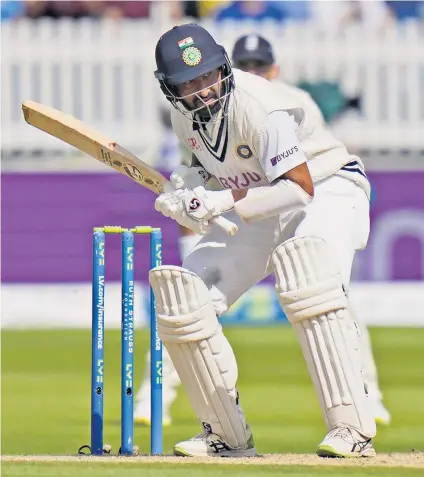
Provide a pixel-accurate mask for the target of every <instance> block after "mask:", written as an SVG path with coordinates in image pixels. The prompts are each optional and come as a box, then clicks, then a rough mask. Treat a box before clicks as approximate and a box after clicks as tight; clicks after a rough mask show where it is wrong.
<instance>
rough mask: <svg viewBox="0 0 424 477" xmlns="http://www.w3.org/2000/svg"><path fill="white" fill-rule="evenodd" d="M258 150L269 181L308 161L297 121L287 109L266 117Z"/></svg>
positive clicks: (259, 136)
mask: <svg viewBox="0 0 424 477" xmlns="http://www.w3.org/2000/svg"><path fill="white" fill-rule="evenodd" d="M257 141H258V142H257V148H256V150H257V152H258V157H259V161H260V163H261V166H262V168H263V170H264V172H265V175H266V177H267V179H268V180H269V182H273V181H275V180H276V179H278V178H279V177H281V176H282V175H283V174H285V173H286V172H288V171H290V170H291V169H294V168H295V167H296V166H299V165H300V164H303V163H305V162H306V156H305V154H304V152H303V151H302V149H301V147H300V142H299V139H298V137H297V134H296V122H295V121H294V118H293V117H292V116H290V115H289V114H288V113H287V112H285V111H273V112H272V113H271V114H269V115H268V116H267V117H266V120H265V122H264V123H263V125H262V127H261V129H260V131H259V134H258V136H257Z"/></svg>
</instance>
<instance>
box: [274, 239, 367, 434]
mask: <svg viewBox="0 0 424 477" xmlns="http://www.w3.org/2000/svg"><path fill="white" fill-rule="evenodd" d="M272 264H273V268H274V272H275V275H276V289H277V292H278V298H279V301H280V304H281V306H282V307H283V310H284V312H285V313H286V315H287V319H288V320H289V321H290V323H292V324H293V327H294V329H295V331H296V334H297V336H298V339H299V342H300V345H301V348H302V352H303V355H304V357H305V360H306V362H307V365H308V369H309V373H310V375H311V379H312V382H313V384H314V387H315V389H316V391H317V394H318V397H319V401H320V405H321V409H322V411H323V415H324V419H325V421H326V424H327V426H328V428H329V429H333V428H334V427H336V426H338V425H348V426H351V427H354V428H355V429H357V430H358V431H359V432H361V433H362V434H363V435H365V436H370V437H372V436H374V434H375V422H374V419H373V417H372V415H371V412H370V410H369V406H368V403H367V400H366V394H365V390H364V383H363V379H362V375H361V359H360V352H359V334H358V331H357V328H356V324H355V322H354V320H353V319H351V317H350V315H349V312H348V309H347V303H348V302H347V297H346V296H345V293H344V289H343V285H342V280H341V275H340V272H339V270H338V267H337V264H336V263H335V261H334V260H333V257H332V256H331V250H330V248H329V246H328V245H327V244H326V242H325V241H324V240H322V239H321V238H318V237H300V238H294V239H291V240H288V241H287V242H284V243H283V244H281V245H280V246H279V247H277V249H276V250H275V251H274V253H273V255H272Z"/></svg>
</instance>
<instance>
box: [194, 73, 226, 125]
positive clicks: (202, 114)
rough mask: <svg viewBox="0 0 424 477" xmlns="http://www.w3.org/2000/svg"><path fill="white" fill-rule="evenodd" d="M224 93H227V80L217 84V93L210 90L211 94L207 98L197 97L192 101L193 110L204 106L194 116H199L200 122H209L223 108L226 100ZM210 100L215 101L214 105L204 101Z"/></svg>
mask: <svg viewBox="0 0 424 477" xmlns="http://www.w3.org/2000/svg"><path fill="white" fill-rule="evenodd" d="M226 91H227V80H226V79H224V80H223V81H221V82H220V84H219V92H218V93H216V92H215V91H213V90H212V91H211V94H209V96H208V97H207V98H201V97H197V98H196V99H195V100H194V102H193V105H194V109H197V108H200V107H201V106H202V105H204V107H203V108H201V109H199V110H198V111H196V114H197V115H198V116H199V119H200V121H201V122H208V121H210V120H211V119H212V118H213V117H214V116H215V115H216V114H218V113H219V111H220V110H221V109H222V108H223V107H224V104H225V101H226V98H225V94H226ZM221 98H223V99H221ZM210 99H213V100H215V103H213V104H212V105H211V106H209V105H207V104H206V103H205V102H206V101H208V100H210Z"/></svg>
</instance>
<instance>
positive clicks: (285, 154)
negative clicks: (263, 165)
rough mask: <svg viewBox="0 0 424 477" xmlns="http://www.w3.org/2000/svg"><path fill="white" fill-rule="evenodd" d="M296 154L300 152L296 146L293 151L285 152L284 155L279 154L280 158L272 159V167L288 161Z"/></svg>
mask: <svg viewBox="0 0 424 477" xmlns="http://www.w3.org/2000/svg"><path fill="white" fill-rule="evenodd" d="M295 152H299V149H298V148H297V146H294V147H292V148H291V149H287V151H284V152H283V153H282V154H278V156H275V157H273V158H272V159H271V166H276V165H277V163H278V162H280V161H281V160H282V159H286V158H287V157H289V156H290V155H291V154H294V153H295Z"/></svg>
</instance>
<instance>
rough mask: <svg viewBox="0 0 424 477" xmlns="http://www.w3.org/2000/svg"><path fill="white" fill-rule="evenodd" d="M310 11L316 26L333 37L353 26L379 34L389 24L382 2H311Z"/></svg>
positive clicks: (379, 0) (362, 0) (365, 0)
mask: <svg viewBox="0 0 424 477" xmlns="http://www.w3.org/2000/svg"><path fill="white" fill-rule="evenodd" d="M311 11H312V15H313V18H314V20H315V21H316V23H317V25H319V27H320V28H321V29H322V30H323V31H325V32H326V33H332V34H335V35H340V34H343V32H344V31H345V30H346V29H347V28H349V27H350V26H353V25H361V26H362V27H363V28H364V29H365V30H368V31H373V32H379V31H381V30H383V29H384V28H385V27H387V25H388V24H389V23H390V15H389V10H388V8H387V5H386V3H385V2H384V1H383V0H373V1H367V0H357V1H337V2H331V1H322V2H311Z"/></svg>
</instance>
